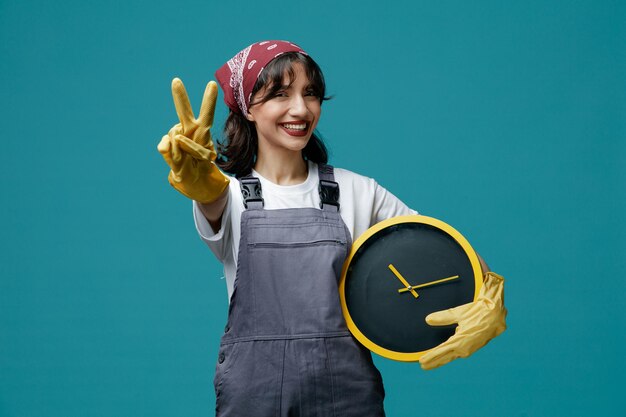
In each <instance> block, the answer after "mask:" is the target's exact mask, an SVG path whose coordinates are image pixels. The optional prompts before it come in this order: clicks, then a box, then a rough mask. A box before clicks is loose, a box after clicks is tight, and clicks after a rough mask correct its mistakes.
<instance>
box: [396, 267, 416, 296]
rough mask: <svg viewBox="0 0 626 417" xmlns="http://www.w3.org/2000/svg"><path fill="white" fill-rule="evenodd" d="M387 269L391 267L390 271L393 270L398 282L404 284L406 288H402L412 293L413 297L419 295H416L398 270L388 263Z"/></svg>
mask: <svg viewBox="0 0 626 417" xmlns="http://www.w3.org/2000/svg"><path fill="white" fill-rule="evenodd" d="M389 269H391V272H393V274H394V275H395V276H396V278H398V279H399V280H400V282H401V283H403V284H404V286H405V287H406V288H403V290H406V291H411V294H413V297H415V298H417V297H419V295H417V292H416V291H415V290H414V289H413V288H411V285H410V284H409V283H408V282H407V280H406V279H404V277H403V276H402V275H400V272H398V270H397V269H396V267H395V266H393V265H392V264H389Z"/></svg>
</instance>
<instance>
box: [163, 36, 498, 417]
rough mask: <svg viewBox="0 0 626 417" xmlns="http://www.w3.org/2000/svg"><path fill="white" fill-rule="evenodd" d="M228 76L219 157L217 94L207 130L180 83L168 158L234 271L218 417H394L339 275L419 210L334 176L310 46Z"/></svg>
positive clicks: (254, 52)
mask: <svg viewBox="0 0 626 417" xmlns="http://www.w3.org/2000/svg"><path fill="white" fill-rule="evenodd" d="M216 77H217V80H218V82H219V83H220V85H221V87H222V89H223V91H224V100H225V102H226V104H227V105H228V107H229V109H230V113H229V116H228V119H227V121H226V126H225V136H226V141H225V143H223V144H222V145H221V146H220V147H219V150H220V158H219V159H216V158H217V154H216V152H215V150H214V146H213V141H212V139H211V134H210V128H211V125H212V123H213V113H214V108H215V100H216V96H217V87H216V85H215V83H209V85H208V86H207V90H206V92H205V97H204V99H203V104H202V108H201V110H200V115H199V117H198V118H197V119H196V118H195V117H194V116H193V112H192V111H191V106H190V104H189V100H188V99H187V95H186V93H185V90H184V87H183V85H182V82H181V81H180V80H178V79H175V80H174V82H173V84H172V91H173V96H174V101H175V105H176V110H177V113H178V115H179V118H180V122H181V123H180V124H177V125H175V126H174V127H173V128H172V129H171V130H170V132H169V133H168V135H166V136H164V137H163V139H162V141H161V143H160V144H159V146H158V149H159V151H160V152H161V153H162V154H163V157H164V158H165V160H166V161H167V163H168V164H169V165H170V167H171V171H170V175H169V181H170V183H171V184H172V185H173V186H174V187H175V188H176V189H177V190H179V191H180V192H181V193H183V194H184V195H186V196H187V197H189V198H191V199H192V200H194V203H193V208H194V218H195V222H196V227H197V229H198V232H199V233H200V236H201V237H202V239H203V240H204V241H205V242H206V243H207V245H208V246H209V247H210V248H211V250H212V251H213V253H214V254H215V256H216V257H217V258H218V259H219V260H220V261H221V262H222V263H223V264H224V270H225V276H226V282H227V288H228V295H229V299H230V306H229V314H228V323H227V325H226V328H225V331H224V335H223V336H222V342H221V345H220V350H219V355H218V363H217V367H216V373H215V381H214V382H215V391H216V396H217V406H216V410H217V414H218V415H222V416H299V415H307V416H308V415H311V416H327V415H328V416H332V415H337V416H339V415H341V416H382V415H384V410H383V399H384V389H383V385H382V380H381V376H380V373H379V372H378V370H377V369H376V368H375V366H374V365H373V363H372V359H371V355H370V352H369V351H367V350H366V349H365V348H364V347H363V346H361V345H360V344H359V343H358V342H356V341H355V339H354V338H353V337H352V336H351V335H350V333H349V332H348V330H347V328H346V324H345V322H344V319H343V316H342V313H341V307H340V302H339V295H338V281H339V274H340V272H341V267H342V264H343V262H344V260H345V258H346V256H347V254H348V252H349V249H350V246H351V243H352V239H353V238H354V237H358V236H359V235H360V234H361V233H363V232H364V231H365V230H366V229H368V228H369V227H370V226H372V225H374V224H375V223H377V222H379V221H382V220H385V219H387V218H390V217H394V216H398V215H406V214H415V213H416V212H415V211H413V210H411V209H410V208H408V207H407V206H406V205H405V204H403V203H402V202H401V201H400V200H398V199H397V198H396V197H395V196H394V195H392V194H391V193H389V192H388V191H386V190H385V189H384V188H382V187H381V186H380V185H378V184H377V183H376V182H375V181H374V180H372V179H370V178H367V177H363V176H361V175H358V174H355V173H353V172H350V171H347V170H344V169H337V168H333V167H331V166H330V165H327V159H328V157H327V152H326V148H325V146H324V144H323V143H322V141H321V140H320V138H319V137H318V136H317V135H316V134H315V127H316V125H317V123H318V121H319V118H320V116H321V105H322V102H323V101H324V100H325V83H324V77H323V75H322V72H321V70H320V68H319V67H318V65H317V64H316V63H315V62H314V61H313V60H312V59H311V58H310V57H309V56H308V55H307V54H306V53H305V52H304V51H303V50H302V49H301V48H300V47H298V46H297V45H295V44H292V43H290V42H284V41H265V42H260V43H255V44H253V45H251V46H249V47H248V48H246V49H244V50H243V51H241V52H239V53H238V54H237V55H236V56H235V57H233V58H232V59H231V60H229V61H228V62H227V63H226V64H225V65H224V66H223V67H221V68H220V69H219V70H218V71H217V72H216ZM217 166H219V167H220V168H221V169H222V170H223V171H225V172H227V173H229V174H233V175H234V178H233V177H227V176H225V175H223V174H222V173H221V172H220V170H219V169H218V168H217ZM492 337H493V336H492ZM485 343H486V342H485ZM483 344H484V343H483ZM479 347H480V346H479ZM456 357H458V356H456Z"/></svg>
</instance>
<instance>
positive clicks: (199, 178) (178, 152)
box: [157, 78, 230, 203]
mask: <svg viewBox="0 0 626 417" xmlns="http://www.w3.org/2000/svg"><path fill="white" fill-rule="evenodd" d="M172 96H173V97H174V106H176V113H177V114H178V119H179V120H180V123H178V124H176V125H174V127H172V128H171V129H170V131H169V133H168V134H167V135H165V136H163V138H162V139H161V142H160V143H159V145H158V146H157V149H158V150H159V152H160V153H161V155H163V159H165V162H167V164H168V165H169V166H170V168H171V170H170V174H169V176H168V180H169V182H170V184H171V185H172V186H173V187H174V188H176V189H177V190H178V191H180V192H181V193H182V194H183V195H185V196H187V197H189V198H191V199H192V200H196V201H198V202H200V203H211V202H213V201H215V200H217V198H218V197H219V196H220V195H221V194H222V193H223V192H224V190H225V189H226V187H228V183H229V182H230V180H229V179H228V177H227V176H225V175H224V174H222V172H221V171H220V170H219V169H218V168H217V165H215V163H214V162H213V161H215V158H216V157H217V153H216V152H215V148H214V147H213V140H212V138H211V126H212V125H213V116H214V114H215V102H216V101H217V84H216V83H215V81H210V82H209V83H208V84H207V86H206V90H205V91H204V97H203V98H202V105H201V107H200V115H199V116H198V118H197V119H196V118H195V117H194V114H193V110H192V109H191V103H189V97H188V96H187V91H186V90H185V86H184V85H183V82H182V81H181V80H180V79H178V78H174V79H173V80H172Z"/></svg>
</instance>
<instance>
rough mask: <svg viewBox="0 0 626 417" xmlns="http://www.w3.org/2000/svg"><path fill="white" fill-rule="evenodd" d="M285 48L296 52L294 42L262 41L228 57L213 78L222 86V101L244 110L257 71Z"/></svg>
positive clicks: (258, 72) (235, 110)
mask: <svg viewBox="0 0 626 417" xmlns="http://www.w3.org/2000/svg"><path fill="white" fill-rule="evenodd" d="M285 52H300V53H302V54H304V55H307V53H306V52H304V51H303V50H302V49H301V48H300V47H299V46H298V45H296V44H293V43H291V42H287V41H263V42H258V43H254V44H252V45H250V46H248V47H247V48H246V49H244V50H243V51H241V52H239V53H238V54H237V55H235V56H234V57H232V58H231V59H230V60H228V62H227V63H225V64H224V65H222V67H221V68H220V69H218V70H217V71H216V72H215V78H217V82H218V83H219V84H220V86H221V87H222V90H224V101H225V102H226V105H227V106H228V107H229V108H230V109H231V110H232V111H234V112H237V113H242V114H246V113H248V106H249V104H250V99H251V98H252V88H254V84H255V83H256V80H257V79H258V78H259V75H261V71H263V68H265V66H266V65H267V64H269V63H270V61H272V60H273V59H274V58H276V57H278V56H280V55H282V54H284V53H285Z"/></svg>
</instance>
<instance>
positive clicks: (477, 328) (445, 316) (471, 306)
mask: <svg viewBox="0 0 626 417" xmlns="http://www.w3.org/2000/svg"><path fill="white" fill-rule="evenodd" d="M505 319H506V308H505V307H504V278H502V277H501V276H500V275H498V274H496V273H494V272H487V273H486V274H485V277H484V282H483V286H482V288H481V289H480V292H479V293H478V298H477V299H476V300H475V301H474V302H472V303H468V304H463V305H461V306H458V307H455V308H451V309H448V310H443V311H437V312H435V313H432V314H429V315H428V316H426V323H428V324H430V325H431V326H445V325H449V324H454V323H458V327H457V328H456V332H455V333H454V335H452V336H451V337H450V338H449V339H448V340H446V341H445V342H443V343H442V344H440V345H439V346H437V347H436V348H434V349H432V350H430V351H429V352H428V353H426V354H425V355H424V356H422V357H421V358H420V365H421V366H422V368H423V369H434V368H437V367H439V366H442V365H445V364H446V363H448V362H450V361H452V360H454V359H456V358H466V357H468V356H470V355H471V354H472V353H474V352H476V351H477V350H478V349H480V348H481V347H483V346H485V345H486V344H487V342H489V341H490V340H491V339H493V338H494V337H496V336H498V335H499V334H500V333H502V332H503V331H504V330H505V329H506V322H505Z"/></svg>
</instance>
